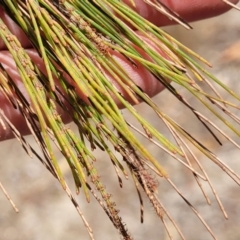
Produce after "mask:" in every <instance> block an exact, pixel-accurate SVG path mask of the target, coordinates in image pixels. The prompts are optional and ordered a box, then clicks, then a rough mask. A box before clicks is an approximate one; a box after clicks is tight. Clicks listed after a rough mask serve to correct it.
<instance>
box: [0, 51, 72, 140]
mask: <svg viewBox="0 0 240 240" xmlns="http://www.w3.org/2000/svg"><path fill="white" fill-rule="evenodd" d="M26 51H27V53H28V54H29V56H30V57H31V59H32V61H33V62H34V63H35V64H37V66H38V67H39V69H40V70H41V71H43V72H45V73H46V69H45V67H44V63H43V61H42V59H41V58H40V56H39V55H38V54H37V53H36V51H35V50H33V49H29V50H26ZM0 62H1V64H2V65H3V67H4V68H5V70H6V71H7V73H8V74H9V76H10V77H11V79H12V80H13V81H14V82H15V84H16V86H17V88H18V89H19V90H20V92H21V93H22V94H23V96H24V97H25V98H26V100H27V101H28V102H29V103H31V101H30V97H29V95H28V94H27V90H26V88H25V86H24V84H23V82H22V80H21V77H20V75H19V73H18V71H17V68H16V65H15V62H14V60H13V59H12V56H11V54H10V53H9V52H8V51H0ZM61 101H62V102H64V98H62V99H61ZM65 104H67V102H66V101H65ZM67 106H69V105H67ZM0 109H2V110H3V112H4V113H5V115H6V117H7V118H8V119H9V120H10V122H11V123H12V124H13V125H14V126H15V128H16V129H17V130H18V131H19V132H20V133H21V134H22V135H27V134H29V133H30V131H29V129H28V127H27V125H26V122H25V119H24V117H23V116H22V114H21V113H20V111H19V110H18V109H15V108H13V106H12V104H11V103H10V102H9V101H8V100H7V98H6V97H5V96H4V94H3V93H2V92H1V91H0ZM57 110H58V112H59V114H60V115H61V117H62V120H63V121H64V122H69V121H70V117H69V115H68V114H67V113H66V112H64V111H63V110H62V108H60V107H58V108H57ZM13 137H14V135H13V134H12V131H11V129H10V128H9V127H8V126H7V125H6V130H5V129H3V127H2V125H1V124H0V141H3V140H7V139H10V138H13Z"/></svg>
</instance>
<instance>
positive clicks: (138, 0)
mask: <svg viewBox="0 0 240 240" xmlns="http://www.w3.org/2000/svg"><path fill="white" fill-rule="evenodd" d="M123 1H124V2H125V3H127V4H128V5H129V6H131V7H132V8H133V6H132V4H131V1H130V0H123ZM134 1H135V5H136V7H135V8H133V9H135V10H136V11H137V12H138V13H139V14H140V15H141V16H142V17H144V18H146V19H148V20H149V21H151V22H152V23H154V24H156V25H158V26H164V25H169V24H174V22H173V21H171V20H170V19H168V18H167V17H165V16H163V15H162V14H160V13H159V12H158V11H157V10H156V9H154V8H153V7H151V6H149V5H148V4H147V3H146V2H144V0H134ZM162 2H163V3H164V4H166V6H168V7H169V8H170V9H172V10H173V11H175V12H177V13H178V14H179V15H180V16H181V17H183V18H184V19H185V20H186V21H196V20H200V19H204V18H208V17H213V16H216V15H219V14H222V13H224V12H226V11H227V10H229V9H230V7H229V6H228V5H227V4H225V3H223V2H222V1H221V0H211V1H209V0H184V1H181V0H175V1H173V0H162ZM231 2H232V3H235V4H236V3H237V2H238V0H231ZM0 18H1V19H2V20H3V22H4V23H5V24H6V25H7V26H8V27H9V29H10V30H11V32H12V33H13V34H14V35H15V36H17V38H18V39H19V41H20V43H21V44H22V46H23V47H24V48H29V47H31V43H30V41H29V40H28V38H27V37H26V35H25V34H24V32H23V31H22V30H21V29H20V27H19V26H18V25H17V24H16V23H15V22H14V21H13V20H12V19H11V18H10V17H9V16H8V14H7V13H6V12H5V11H4V10H3V8H2V7H0ZM0 49H6V46H5V44H4V43H3V41H2V40H1V39H0Z"/></svg>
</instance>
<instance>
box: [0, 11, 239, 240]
mask: <svg viewBox="0 0 240 240" xmlns="http://www.w3.org/2000/svg"><path fill="white" fill-rule="evenodd" d="M192 26H193V30H191V31H188V30H185V29H183V28H182V27H179V26H174V27H170V28H166V29H165V30H166V31H168V32H169V33H171V34H172V35H174V36H175V37H176V38H177V39H178V40H179V41H181V42H182V43H184V44H185V45H187V46H188V47H190V48H191V49H193V50H194V51H196V52H197V53H199V54H200V55H202V56H203V57H205V58H206V59H207V60H208V61H209V62H211V63H212V64H213V66H214V67H213V68H212V69H210V71H211V72H212V73H213V74H215V75H216V76H217V77H218V78H219V79H221V80H222V81H223V82H224V83H226V84H227V85H230V86H231V87H232V89H234V90H235V91H236V92H238V93H240V83H239V80H240V13H239V12H237V11H235V10H232V11H230V12H228V13H226V14H224V15H222V16H220V17H217V18H213V19H209V20H205V21H200V22H196V23H194V24H192ZM185 96H187V99H188V101H191V103H192V104H193V105H196V106H198V105H199V103H198V102H197V101H195V100H194V98H193V97H191V96H190V95H189V94H188V95H185ZM223 97H224V98H225V97H226V98H228V96H227V95H224V94H223ZM154 101H155V102H156V103H157V104H158V105H159V106H160V108H161V109H162V110H163V111H165V112H166V113H168V114H169V115H170V116H172V117H173V118H174V119H176V120H177V121H178V123H180V124H182V125H183V126H185V127H186V128H187V129H188V130H189V131H192V132H193V134H194V135H196V136H198V137H199V139H200V140H201V141H203V142H204V143H205V145H207V146H208V147H210V148H211V149H212V151H213V152H214V153H216V154H217V155H218V156H219V157H220V158H221V159H222V160H223V161H224V162H225V163H227V164H229V165H230V166H231V167H232V168H233V169H234V170H235V171H236V172H237V173H238V174H240V165H239V161H240V152H239V150H237V149H236V148H235V147H233V146H232V145H231V144H229V143H227V141H226V140H224V139H223V138H222V140H223V143H224V145H223V146H221V147H220V146H219V145H218V144H217V143H216V142H215V141H214V140H213V138H212V137H211V136H210V135H209V134H208V133H207V131H205V130H204V128H203V127H202V126H201V125H200V124H199V123H197V121H194V117H193V116H191V113H190V112H189V111H187V110H186V109H185V108H183V107H182V105H181V104H179V103H178V102H177V100H176V99H174V98H173V97H172V96H171V94H170V93H169V92H167V91H164V92H162V93H161V94H159V95H158V96H156V97H155V98H154ZM136 108H137V110H138V111H139V112H140V113H141V114H142V115H144V116H145V117H146V118H147V119H148V120H150V121H151V122H152V123H153V125H154V126H155V127H156V128H158V129H159V130H161V131H162V132H163V133H164V134H168V133H167V130H166V129H164V127H163V126H162V125H161V123H159V122H160V121H159V119H158V118H157V117H155V116H154V114H153V113H152V111H150V110H149V109H148V108H147V106H145V105H144V104H140V105H139V106H137V107H136ZM202 111H203V112H205V110H204V109H202ZM205 113H206V114H208V113H207V112H205ZM123 114H124V115H125V116H126V117H127V118H128V119H129V121H131V120H132V119H131V117H130V116H129V115H128V113H127V112H126V111H124V112H123ZM238 114H239V113H238ZM216 122H217V121H216ZM73 127H74V126H73ZM232 136H233V138H235V137H234V135H232ZM27 139H28V140H29V142H31V143H33V146H34V142H33V139H32V138H31V137H27ZM140 139H141V141H142V143H143V144H145V145H147V144H148V146H147V147H148V149H150V151H151V152H152V153H153V155H154V156H156V157H157V158H158V159H159V161H161V164H162V165H164V167H165V168H166V170H167V171H168V173H169V176H171V177H172V179H173V181H174V182H175V183H176V184H177V185H178V187H179V189H180V190H181V191H182V192H183V193H184V194H185V196H186V197H187V198H188V199H189V200H190V202H191V203H192V204H193V205H194V206H195V207H196V209H197V210H198V211H199V212H200V213H201V214H202V216H203V218H204V219H205V220H206V222H207V223H208V224H209V226H210V227H211V228H212V230H213V231H214V233H215V234H216V236H217V237H218V239H220V240H226V239H228V240H237V239H240V205H239V202H240V188H239V186H237V184H235V183H234V182H233V181H232V180H231V179H229V177H227V176H226V174H224V173H223V172H222V171H221V170H220V169H219V168H218V167H216V166H215V165H214V164H213V163H211V162H210V161H209V160H207V159H206V158H204V157H202V156H201V155H199V154H198V153H196V154H197V156H198V157H199V158H200V161H201V162H202V163H203V165H204V167H205V169H207V172H208V174H209V176H210V178H211V180H212V182H213V184H214V186H215V188H216V191H217V192H218V194H219V197H220V198H221V200H222V202H223V204H224V206H225V209H226V211H227V213H228V216H229V219H228V220H225V219H224V217H223V214H222V213H221V211H220V210H219V207H218V205H217V203H216V200H215V199H214V197H213V195H212V194H211V191H210V189H209V188H208V187H207V186H206V189H207V190H206V191H207V192H208V193H209V197H210V199H211V201H212V205H211V206H208V205H207V204H206V202H205V200H204V198H203V196H202V194H201V192H200V190H199V188H198V187H197V185H196V183H195V181H194V180H193V178H192V175H191V174H190V173H189V171H188V170H186V169H185V168H184V167H183V166H182V165H180V164H179V163H177V162H176V161H175V160H173V159H172V158H170V157H168V156H167V155H166V154H164V153H162V151H160V150H159V149H157V148H155V147H154V146H152V144H149V142H148V141H146V140H144V139H143V138H141V137H140ZM236 141H237V142H238V143H239V142H240V141H239V139H237V138H236ZM96 156H97V158H98V166H99V172H100V173H101V178H102V179H103V181H105V183H106V186H108V190H109V192H110V193H112V194H113V196H114V199H115V201H116V203H117V205H118V206H119V209H120V215H121V216H122V218H123V220H124V222H126V224H127V225H128V226H129V232H130V233H131V234H132V236H133V237H134V239H137V240H145V239H149V240H157V239H158V240H159V239H161V240H165V239H168V237H167V235H166V232H165V231H164V228H163V227H162V224H161V222H160V221H159V220H158V218H157V216H156V214H155V213H154V210H153V208H152V207H151V205H150V204H149V203H148V201H146V200H145V203H144V205H145V221H144V224H141V223H140V213H139V212H140V211H139V201H138V197H137V194H136V191H135V188H134V186H133V185H132V184H129V182H127V181H126V180H124V182H123V184H124V187H123V189H120V188H119V186H118V182H117V178H116V176H115V172H114V169H113V167H112V165H111V163H110V162H109V160H108V159H107V157H106V155H105V154H104V153H102V152H101V151H97V152H96ZM59 161H60V166H61V168H62V170H63V171H64V173H65V176H66V178H67V179H68V181H70V182H71V174H70V171H69V169H68V168H67V166H66V164H65V162H64V160H63V159H62V157H61V155H59ZM0 181H1V182H2V184H3V185H4V187H5V188H6V189H7V191H8V193H9V194H10V195H11V197H12V199H13V201H14V202H15V203H16V205H17V207H18V208H19V210H20V212H19V213H18V214H16V213H15V212H14V211H13V209H12V207H11V206H10V204H9V202H8V201H7V199H6V198H5V196H4V195H3V193H2V192H1V191H0V239H1V240H43V239H44V240H65V239H68V240H76V239H81V240H85V239H89V237H88V234H87V231H86V230H85V228H84V225H83V223H82V221H81V219H80V217H79V215H78V213H77V211H76V210H75V209H74V207H73V205H72V204H71V202H70V201H69V199H68V197H67V195H66V194H65V193H64V192H63V190H62V189H61V187H60V186H59V184H58V182H57V181H56V180H55V179H54V178H53V177H52V176H51V175H50V174H49V173H48V172H47V171H46V170H45V168H44V167H43V166H42V165H41V163H40V162H39V161H38V160H36V159H30V158H29V157H28V156H27V155H26V154H25V152H24V151H23V150H22V148H21V146H20V145H19V143H18V142H17V141H16V140H10V141H6V142H3V143H1V145H0ZM70 185H71V186H72V187H73V185H72V184H70ZM72 189H73V191H74V188H72ZM158 194H159V196H160V198H161V200H162V202H163V204H164V206H165V207H166V208H167V209H168V210H169V212H170V213H171V214H172V216H173V217H174V218H175V220H176V221H177V223H178V224H179V226H180V227H181V229H182V231H183V233H184V234H185V236H186V239H190V240H208V239H212V238H211V236H210V235H209V233H207V231H206V230H205V229H204V227H203V225H202V224H201V223H200V221H199V220H198V219H197V218H196V216H195V215H194V214H193V212H192V211H191V210H190V209H189V207H187V206H186V204H185V203H184V202H183V201H182V199H181V198H180V197H179V196H178V195H177V194H176V193H175V191H173V189H172V188H171V187H170V186H169V185H167V184H166V183H165V182H164V181H162V180H161V181H160V182H159V189H158ZM77 199H78V201H79V204H80V208H81V210H82V212H83V213H84V215H85V217H86V219H87V221H88V222H89V223H90V225H91V226H92V229H93V232H94V236H95V238H96V240H108V239H109V240H113V239H114V240H115V239H119V235H118V232H117V231H116V230H115V229H114V228H113V227H112V224H111V222H110V221H109V220H108V218H107V217H106V216H105V213H104V212H103V210H102V209H101V208H100V207H99V205H98V204H97V203H96V202H95V201H94V199H93V198H92V200H91V201H92V202H91V204H88V203H86V201H85V199H84V196H83V193H80V195H79V196H77ZM169 227H170V230H172V235H173V239H180V238H179V236H178V235H177V233H176V232H175V231H174V229H173V227H171V226H170V225H169Z"/></svg>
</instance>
